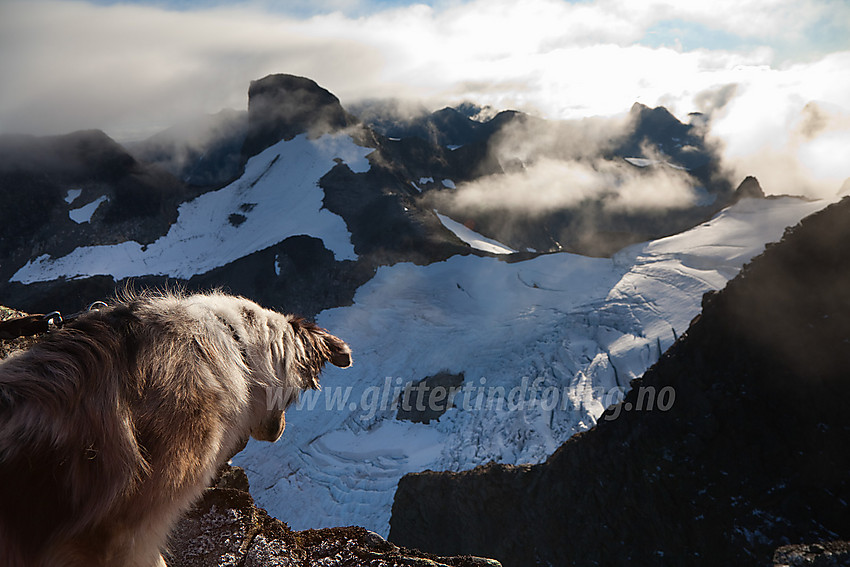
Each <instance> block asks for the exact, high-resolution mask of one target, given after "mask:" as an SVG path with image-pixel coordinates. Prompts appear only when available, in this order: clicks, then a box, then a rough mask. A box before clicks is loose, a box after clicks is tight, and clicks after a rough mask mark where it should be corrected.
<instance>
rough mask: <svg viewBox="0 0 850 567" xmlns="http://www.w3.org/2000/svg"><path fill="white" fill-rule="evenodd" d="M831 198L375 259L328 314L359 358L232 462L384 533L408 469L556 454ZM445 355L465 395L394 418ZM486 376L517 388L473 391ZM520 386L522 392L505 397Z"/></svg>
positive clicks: (317, 521)
mask: <svg viewBox="0 0 850 567" xmlns="http://www.w3.org/2000/svg"><path fill="white" fill-rule="evenodd" d="M825 205H826V203H825V202H806V201H802V200H798V199H791V198H785V199H776V200H748V199H745V200H743V201H742V202H740V203H739V204H737V205H735V206H733V207H731V208H730V209H727V210H724V211H723V212H721V213H719V214H718V215H717V216H716V217H714V218H713V219H712V220H711V221H709V222H707V223H705V224H703V225H701V226H698V227H696V228H694V229H692V230H690V231H688V232H685V233H683V234H680V235H676V236H671V237H669V238H663V239H660V240H656V241H653V242H648V243H644V244H638V245H634V246H631V247H629V248H627V249H625V250H623V251H622V252H620V253H619V254H617V255H616V256H615V257H614V258H612V259H607V258H587V257H582V256H577V255H572V254H566V253H559V254H549V255H543V256H539V257H537V258H535V259H532V260H527V261H523V262H515V263H507V262H503V261H500V260H498V259H496V258H486V257H485V258H482V257H477V256H455V257H452V258H450V259H448V260H446V261H444V262H439V263H435V264H431V265H427V266H417V265H413V264H408V263H402V264H396V265H394V266H385V267H381V268H379V270H378V273H377V275H376V276H375V277H374V278H373V279H372V280H371V281H369V282H368V283H367V284H365V285H364V286H362V287H361V288H360V289H359V290H358V292H357V294H356V296H355V303H354V305H352V306H350V307H340V308H337V309H331V310H328V311H325V312H323V313H321V314H320V316H319V317H318V321H319V323H320V324H321V325H323V326H325V327H327V328H328V329H331V330H332V331H333V332H334V333H335V334H337V335H339V336H340V337H343V338H344V339H345V340H347V341H348V342H349V343H350V344H351V347H352V349H353V352H354V366H353V367H352V368H349V369H345V370H340V369H337V368H333V367H331V368H329V369H327V370H326V372H325V374H324V376H323V378H322V384H323V389H322V390H321V391H320V392H308V393H307V394H308V395H307V396H305V398H302V405H301V406H300V407H293V408H291V409H290V410H289V411H288V412H287V423H288V425H287V429H286V433H285V434H284V436H283V438H282V439H281V440H280V441H279V442H278V443H276V444H274V445H270V444H267V443H259V442H254V441H252V442H250V443H249V445H248V447H247V448H246V449H245V450H244V451H243V452H242V453H240V454H239V455H237V456H236V458H235V459H234V463H235V464H237V465H239V466H243V467H245V469H246V470H247V472H248V475H249V477H250V479H251V487H252V493H253V494H254V496H255V498H256V500H257V501H258V503H259V504H260V505H261V506H263V507H264V508H266V509H267V510H268V511H269V512H270V513H271V514H272V515H274V516H276V517H279V518H282V519H284V520H285V521H286V522H287V523H289V524H290V525H291V526H292V527H293V528H296V529H304V528H317V527H323V526H342V525H361V526H365V527H367V528H369V529H372V530H375V531H377V532H379V533H381V534H384V535H386V534H387V533H388V531H389V518H390V510H391V506H392V500H393V495H394V493H395V488H396V485H397V483H398V480H399V478H401V476H403V475H404V474H405V473H408V472H414V471H421V470H424V469H428V468H430V469H434V470H463V469H468V468H472V467H473V466H475V465H479V464H483V463H486V462H488V461H491V460H495V461H498V462H502V463H535V462H540V461H542V460H544V459H546V458H547V457H548V456H549V455H550V454H551V453H552V452H553V451H554V450H555V449H556V448H557V447H558V446H559V445H560V444H561V443H563V442H564V441H565V440H566V439H567V438H569V437H570V436H571V435H573V434H574V433H576V432H579V431H582V430H585V429H587V428H589V427H591V426H592V425H593V424H594V423H595V422H596V419H597V418H598V417H599V416H600V415H601V413H602V411H603V409H604V408H605V407H606V406H607V405H609V404H610V403H612V402H615V401H617V399H618V398H619V395H620V393H621V392H622V391H623V389H624V388H626V387H628V384H629V381H630V380H631V379H632V378H636V377H638V376H640V375H641V374H642V373H643V372H644V371H645V370H646V369H647V368H648V367H649V366H650V365H652V364H653V363H654V362H655V361H656V360H657V359H658V358H659V356H660V355H661V351H663V350H665V349H666V348H668V347H669V346H670V345H671V344H672V342H673V341H674V339H675V337H676V336H677V335H679V334H681V333H683V332H684V331H685V330H686V329H687V327H688V324H689V322H690V321H691V319H692V318H693V317H694V316H695V315H696V314H697V313H698V312H699V309H700V301H701V298H702V295H703V294H704V293H705V292H707V291H709V290H714V289H719V288H722V287H723V286H724V285H725V283H726V281H727V280H728V279H730V278H731V277H733V276H734V275H735V274H736V273H737V272H738V271H739V270H740V268H741V267H742V265H743V264H744V263H745V262H747V261H748V260H749V259H750V258H752V257H753V256H755V255H757V254H759V253H760V252H761V251H762V250H763V248H764V244H765V243H766V242H770V241H776V240H778V239H779V238H780V237H781V236H782V233H783V231H784V229H785V227H786V226H789V225H793V224H795V223H797V222H798V221H799V220H800V219H801V218H803V217H804V216H806V215H808V214H810V213H812V212H814V211H816V210H818V209H820V208H822V207H823V206H825ZM442 371H448V372H451V373H454V374H459V373H463V375H464V386H463V389H462V390H461V394H459V395H458V397H455V403H454V406H455V407H452V408H450V409H448V411H447V412H446V413H445V414H444V415H443V416H442V417H440V419H439V421H436V422H435V421H432V422H431V423H430V424H427V425H426V424H424V423H412V422H409V421H399V420H397V419H396V417H395V416H396V409H395V408H394V405H393V402H394V401H396V400H398V398H399V392H400V391H401V388H402V386H403V385H404V384H407V383H408V382H411V381H416V380H420V379H422V378H424V377H426V376H430V375H434V374H437V373H439V372H442ZM491 388H493V389H495V390H496V391H498V388H502V389H503V391H504V392H505V393H506V394H507V402H508V403H506V404H504V405H503V406H502V407H501V408H499V407H496V405H495V404H494V405H493V406H492V407H491V408H490V409H488V407H487V404H479V403H477V400H478V398H477V396H479V395H484V396H486V395H489V394H490V392H491V390H490V389H491ZM512 392H517V395H516V396H514V399H513V400H512V399H511V393H512ZM532 392H533V393H532ZM467 394H468V395H467ZM520 395H521V396H522V399H524V400H527V403H525V404H517V403H513V405H511V404H510V403H509V402H517V401H518V400H520ZM546 396H551V398H550V397H546ZM532 399H534V400H536V403H535V404H533V405H532V404H531V400H532ZM550 401H554V402H555V405H554V406H553V405H552V404H551V403H550Z"/></svg>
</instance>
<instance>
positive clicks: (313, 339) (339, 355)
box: [292, 318, 351, 368]
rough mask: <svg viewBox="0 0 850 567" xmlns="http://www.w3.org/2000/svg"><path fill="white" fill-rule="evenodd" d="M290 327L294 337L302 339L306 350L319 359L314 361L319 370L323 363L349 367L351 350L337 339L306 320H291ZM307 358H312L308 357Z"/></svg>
mask: <svg viewBox="0 0 850 567" xmlns="http://www.w3.org/2000/svg"><path fill="white" fill-rule="evenodd" d="M292 327H293V328H294V329H295V333H296V335H297V336H300V337H301V338H302V340H303V342H304V345H305V348H306V350H307V351H308V352H309V353H310V354H311V355H313V356H318V357H319V358H320V359H321V360H319V361H316V362H319V368H321V365H322V364H324V363H325V362H330V363H331V364H333V365H334V366H338V367H340V368H348V367H349V366H351V348H350V347H349V346H348V345H347V344H346V343H345V341H343V340H342V339H340V338H339V337H336V336H334V335H332V334H330V333H329V332H328V331H326V330H325V329H322V328H321V327H319V326H318V325H316V324H315V323H311V322H310V321H307V320H306V319H301V318H296V319H293V320H292ZM308 357H312V356H309V355H308Z"/></svg>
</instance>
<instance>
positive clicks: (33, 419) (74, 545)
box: [0, 293, 351, 567]
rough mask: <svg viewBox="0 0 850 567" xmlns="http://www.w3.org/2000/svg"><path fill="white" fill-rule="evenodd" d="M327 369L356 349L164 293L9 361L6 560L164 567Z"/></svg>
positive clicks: (305, 325)
mask: <svg viewBox="0 0 850 567" xmlns="http://www.w3.org/2000/svg"><path fill="white" fill-rule="evenodd" d="M326 362H331V363H332V364H334V365H336V366H339V367H343V368H344V367H347V366H349V365H350V364H351V350H350V349H349V347H348V345H346V344H345V343H344V342H343V341H342V340H340V339H339V338H337V337H335V336H333V335H331V334H329V333H328V332H327V331H325V330H323V329H320V328H318V327H317V326H315V325H313V324H311V323H309V322H307V321H305V320H303V319H300V318H296V317H292V316H290V315H282V314H279V313H276V312H274V311H269V310H267V309H263V308H261V307H260V306H258V305H257V304H255V303H253V302H251V301H248V300H247V299H244V298H239V297H232V296H228V295H224V294H221V293H211V294H202V295H183V294H175V293H163V294H148V295H142V296H135V297H132V296H129V297H125V298H123V299H119V300H116V301H115V302H113V304H112V305H111V306H109V307H107V308H104V309H101V310H98V311H92V312H89V313H86V314H84V315H82V316H80V317H79V318H77V319H76V320H74V321H73V322H70V323H67V324H66V325H65V326H64V327H63V328H62V329H60V330H58V331H55V332H52V333H50V334H48V335H47V336H46V337H44V338H43V339H42V340H41V341H39V342H38V343H37V344H36V345H34V346H33V347H32V348H31V349H29V350H28V351H25V352H23V353H20V354H18V355H17V356H12V357H11V358H9V359H7V360H6V361H4V362H2V363H0V565H3V566H4V567H18V566H21V567H23V566H26V567H34V566H35V567H53V566H60V565H61V566H69V567H70V566H78V565H79V566H82V565H86V566H90V567H93V566H107V565H108V566H125V565H126V566H133V567H142V566H144V567H149V566H154V565H164V561H163V558H162V556H161V552H162V548H163V546H164V545H165V542H166V539H167V536H168V533H169V531H170V529H171V527H172V526H173V524H174V523H175V522H176V521H177V520H178V519H179V517H180V515H181V513H183V512H184V511H185V510H186V509H187V508H188V507H189V506H191V504H192V503H193V501H195V500H196V499H197V498H198V497H199V496H200V494H201V493H202V491H203V490H204V488H205V487H206V486H207V485H208V483H209V482H210V481H211V479H212V477H213V475H214V473H215V472H216V470H217V469H218V468H219V466H220V465H221V464H222V463H223V462H224V461H226V460H227V459H228V458H229V457H231V456H232V455H233V453H234V452H235V451H236V450H238V448H239V447H240V446H241V444H242V443H244V441H245V440H246V439H247V438H248V436H249V435H251V436H253V437H254V438H256V439H260V440H263V441H276V440H277V439H278V438H279V437H280V435H281V434H282V433H283V428H284V424H285V422H284V416H283V414H284V410H285V409H286V407H285V406H286V405H288V404H289V403H291V402H292V401H294V400H295V399H296V397H297V395H298V393H299V392H300V391H301V390H303V389H306V388H318V387H319V382H318V377H319V373H320V371H321V369H322V367H323V366H324V364H325V363H326ZM270 388H273V389H275V390H278V389H280V388H283V391H284V392H286V393H287V394H286V396H285V397H284V398H285V399H284V404H283V407H269V404H268V400H269V399H271V398H270V397H269V396H268V391H269V389H270ZM276 399H278V400H280V398H279V397H277V398H276Z"/></svg>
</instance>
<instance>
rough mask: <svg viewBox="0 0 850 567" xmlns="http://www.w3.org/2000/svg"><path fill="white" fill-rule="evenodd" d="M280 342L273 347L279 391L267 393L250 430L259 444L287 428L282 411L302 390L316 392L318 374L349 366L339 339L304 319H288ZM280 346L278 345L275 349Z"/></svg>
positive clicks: (347, 352)
mask: <svg viewBox="0 0 850 567" xmlns="http://www.w3.org/2000/svg"><path fill="white" fill-rule="evenodd" d="M286 326H287V328H286V329H284V332H283V334H282V337H281V339H280V342H279V343H278V342H277V341H276V342H275V344H273V345H272V350H273V351H276V350H279V351H280V352H277V353H273V358H274V359H275V370H276V372H275V374H276V376H277V380H278V384H277V388H278V390H275V392H274V393H273V394H272V395H269V394H268V392H267V394H266V400H265V402H266V411H265V413H264V415H263V417H262V419H261V420H260V421H259V423H257V425H256V426H255V427H253V428H252V430H251V436H252V437H254V438H255V439H258V440H260V441H271V442H274V441H277V440H278V439H279V438H280V436H281V435H282V434H283V430H284V428H285V426H286V420H285V418H284V411H285V410H286V407H287V406H288V405H289V404H291V403H292V402H293V401H295V400H296V399H297V398H298V394H299V393H300V392H301V390H307V389H312V390H317V389H319V388H320V386H319V375H320V374H321V372H322V369H323V368H324V366H325V364H326V363H328V362H330V363H331V364H333V365H334V366H338V367H340V368H348V367H349V366H351V348H350V347H349V346H348V345H347V344H346V343H345V342H344V341H343V340H342V339H340V338H338V337H336V336H334V335H332V334H330V333H329V332H328V331H326V330H325V329H322V328H321V327H319V326H317V325H316V324H314V323H311V322H309V321H307V320H306V319H302V318H298V317H290V318H288V319H287V323H286ZM276 345H279V346H276Z"/></svg>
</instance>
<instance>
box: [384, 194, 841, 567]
mask: <svg viewBox="0 0 850 567" xmlns="http://www.w3.org/2000/svg"><path fill="white" fill-rule="evenodd" d="M848 289H850V199H845V200H844V201H842V202H840V203H838V204H835V205H833V206H831V207H828V208H827V209H825V210H823V211H822V212H820V213H817V214H815V215H812V216H811V217H808V218H807V219H805V220H804V221H803V222H802V223H801V224H800V225H798V226H797V227H794V228H793V229H789V231H787V232H786V235H785V237H784V238H783V239H782V242H780V243H779V244H775V245H770V246H768V249H767V250H766V251H765V253H764V254H762V255H761V256H760V257H758V258H756V259H755V260H753V261H752V262H751V263H750V264H749V265H747V266H746V267H745V268H744V269H743V270H742V272H741V273H740V274H739V275H738V277H736V278H735V279H734V280H732V281H731V282H730V283H729V284H728V285H727V287H726V288H725V289H724V290H723V291H722V292H719V293H711V294H707V295H706V296H705V298H704V300H703V312H702V314H701V315H700V316H699V317H697V318H696V319H695V320H694V322H693V323H692V324H691V326H690V329H689V330H688V332H687V333H686V334H685V335H684V336H683V337H680V339H679V340H678V341H677V342H676V343H675V344H674V345H673V346H672V347H671V348H670V349H669V350H668V351H667V352H666V353H665V354H664V356H663V357H662V358H661V360H659V362H658V363H656V364H655V365H654V366H653V367H652V368H651V369H650V370H648V371H647V372H646V373H645V374H644V376H643V378H642V379H640V380H637V381H635V382H634V383H633V387H632V390H631V391H630V392H629V393H628V395H627V396H626V398H625V399H624V401H623V402H622V403H621V404H619V405H617V406H613V407H612V408H609V410H608V411H607V412H606V413H605V414H604V415H603V416H602V417H601V418H600V420H599V423H598V425H597V426H596V427H595V428H594V429H592V430H590V431H588V432H585V433H583V434H579V435H576V436H574V437H573V438H571V439H570V440H569V441H567V442H566V443H565V444H564V445H563V446H561V447H560V448H559V449H558V450H557V451H556V452H555V453H554V454H553V455H552V456H551V457H550V458H549V459H548V460H547V461H546V462H545V463H543V464H540V465H535V466H519V467H514V466H504V465H497V464H490V465H488V466H485V467H480V468H477V469H474V470H471V471H466V472H461V473H437V472H424V473H421V474H415V475H408V476H406V477H404V478H402V480H401V481H400V483H399V487H398V491H397V493H396V497H395V502H394V505H393V515H392V519H391V522H390V524H391V531H390V540H391V541H393V542H395V543H397V544H399V545H407V546H414V547H418V548H420V549H424V550H426V551H430V552H433V553H441V554H458V553H473V554H475V553H487V554H488V555H491V556H494V557H496V558H498V559H500V560H501V561H502V562H503V563H504V564H505V565H515V566H520V565H530V564H535V563H537V564H544V565H545V564H552V565H595V564H597V565H598V564H601V565H611V564H626V563H627V564H630V565H666V564H688V565H718V564H723V565H754V564H755V565H757V564H761V565H764V564H769V563H770V562H771V560H772V558H773V554H774V551H775V550H776V549H777V548H778V547H780V546H782V545H789V544H795V543H801V542H805V543H808V544H809V545H811V544H812V543H814V542H824V541H833V540H839V539H847V538H848V537H850V506H848V502H850V453H848V451H847V447H848V446H850V413H848V412H847V411H846V404H847V400H848V399H850V371H848V369H850V294H848V291H847V290H848ZM662 396H666V397H665V398H663V400H664V404H663V407H662V404H661V401H662ZM671 402H673V403H671Z"/></svg>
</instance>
